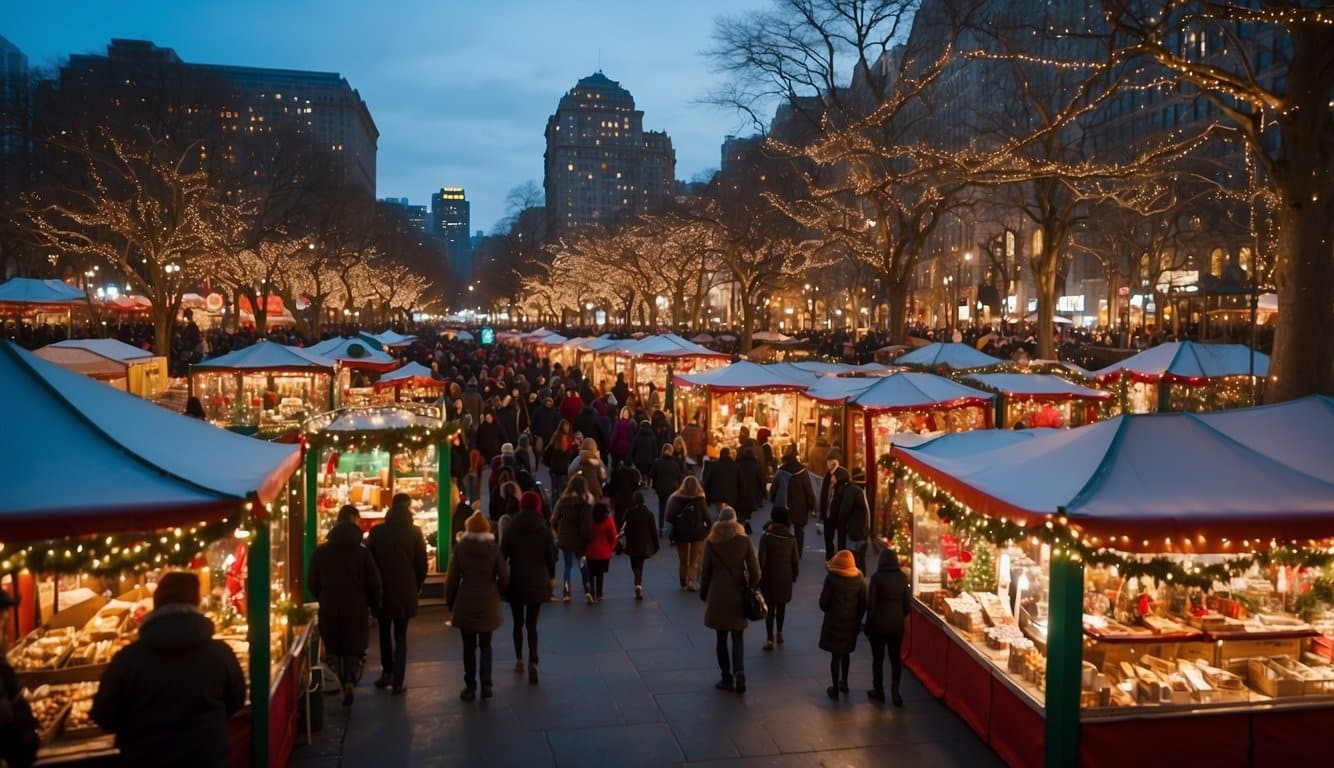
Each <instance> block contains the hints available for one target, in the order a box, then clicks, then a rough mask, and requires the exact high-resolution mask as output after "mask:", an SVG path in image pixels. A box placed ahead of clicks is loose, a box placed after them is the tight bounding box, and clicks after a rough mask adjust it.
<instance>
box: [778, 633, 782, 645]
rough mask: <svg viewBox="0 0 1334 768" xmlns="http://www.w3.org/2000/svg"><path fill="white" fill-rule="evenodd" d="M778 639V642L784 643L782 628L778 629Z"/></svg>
mask: <svg viewBox="0 0 1334 768" xmlns="http://www.w3.org/2000/svg"><path fill="white" fill-rule="evenodd" d="M777 641H778V644H779V645H782V644H783V631H782V630H781V629H780V630H779V631H778V638H777Z"/></svg>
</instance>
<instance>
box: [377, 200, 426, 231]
mask: <svg viewBox="0 0 1334 768" xmlns="http://www.w3.org/2000/svg"><path fill="white" fill-rule="evenodd" d="M380 204H381V205H388V206H393V207H394V208H397V209H399V210H401V211H402V213H403V217H404V218H405V219H406V220H407V222H408V225H409V226H411V227H412V228H413V229H414V230H416V231H418V232H426V231H427V225H428V224H429V223H430V220H429V217H428V216H427V215H426V206H424V205H413V204H412V203H410V202H409V201H408V199H407V198H406V197H382V198H380Z"/></svg>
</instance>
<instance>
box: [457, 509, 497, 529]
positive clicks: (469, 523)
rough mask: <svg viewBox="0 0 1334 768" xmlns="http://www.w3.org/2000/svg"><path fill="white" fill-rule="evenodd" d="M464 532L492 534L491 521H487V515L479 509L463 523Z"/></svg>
mask: <svg viewBox="0 0 1334 768" xmlns="http://www.w3.org/2000/svg"><path fill="white" fill-rule="evenodd" d="M463 530H465V531H467V532H468V533H490V532H491V521H489V520H487V519H486V515H484V514H482V511H481V510H480V509H479V510H477V511H476V512H474V513H472V514H471V515H469V516H468V519H467V520H465V521H463Z"/></svg>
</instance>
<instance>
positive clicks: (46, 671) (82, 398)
mask: <svg viewBox="0 0 1334 768" xmlns="http://www.w3.org/2000/svg"><path fill="white" fill-rule="evenodd" d="M0 388H3V390H4V392H5V393H6V398H7V400H8V406H9V414H8V416H7V417H6V419H7V420H6V431H5V438H4V439H3V440H0V460H2V461H3V462H4V464H5V466H6V467H7V468H8V470H9V472H10V473H12V475H11V480H10V482H9V483H8V484H7V485H6V488H5V498H4V502H3V505H0V545H2V546H0V588H3V589H6V590H8V591H10V592H11V595H13V596H16V597H17V598H18V607H17V608H16V609H15V611H14V613H15V618H16V623H17V626H16V627H13V628H12V629H15V630H17V631H14V632H11V634H10V637H11V638H13V646H12V647H10V648H7V649H3V650H4V651H5V652H6V653H7V658H8V661H9V662H10V664H11V665H12V666H14V667H15V669H16V673H17V678H18V684H19V688H20V692H21V695H23V696H25V697H26V698H29V699H30V701H31V702H32V704H33V707H34V710H35V711H36V712H37V715H38V718H39V724H40V726H41V737H42V748H41V751H40V752H39V754H38V763H39V764H57V763H66V762H72V761H78V760H83V759H93V758H110V757H114V755H115V748H114V740H113V739H112V737H111V736H110V735H107V734H103V733H102V732H101V731H100V730H98V728H97V727H96V725H95V724H93V723H92V722H91V720H90V718H89V716H88V712H89V708H90V706H91V700H92V696H93V695H94V694H95V693H96V690H97V685H98V681H99V679H100V677H101V675H102V673H103V672H104V671H105V670H106V668H107V664H108V662H109V661H110V660H111V658H112V657H113V656H114V655H115V654H116V653H117V652H118V651H119V650H120V649H121V648H123V647H124V646H126V645H128V644H129V643H130V642H133V640H134V639H135V637H136V634H137V629H138V626H139V623H140V622H141V621H142V619H143V616H144V614H145V613H146V611H147V610H149V609H150V608H151V606H152V592H153V588H154V585H155V584H156V583H157V580H158V578H159V577H160V575H161V574H162V573H163V572H165V571H167V570H171V569H178V570H179V569H185V570H191V571H194V572H195V573H197V574H198V575H199V577H200V581H201V583H202V584H203V586H204V587H205V589H206V590H207V593H206V594H207V597H206V599H205V601H204V605H203V606H201V607H202V609H203V610H204V611H205V612H206V614H207V615H209V617H210V618H212V619H213V621H214V624H215V627H216V628H217V632H218V635H217V637H219V638H221V639H223V640H225V641H226V642H227V643H228V645H230V646H231V647H232V648H233V650H234V651H235V652H236V653H237V655H238V657H240V660H241V663H242V668H243V670H244V671H245V673H246V675H247V679H248V681H249V686H248V689H249V698H250V703H249V707H248V708H247V709H246V710H244V711H243V712H242V713H240V714H238V715H237V716H236V717H235V718H233V720H232V724H231V730H232V734H233V739H232V741H233V747H232V757H233V760H234V762H235V763H236V764H238V765H244V764H253V765H283V764H285V763H286V760H287V755H288V753H289V752H290V751H291V748H292V746H293V743H294V740H295V735H296V723H297V717H298V710H299V706H298V705H299V702H300V701H301V696H302V695H303V693H304V691H305V687H306V683H305V681H304V677H305V676H306V675H307V674H308V672H309V665H308V653H307V643H309V642H311V638H312V635H311V622H310V621H309V618H308V612H307V611H305V610H304V608H302V606H300V605H299V604H294V602H293V601H292V599H291V595H293V594H297V591H296V590H297V589H298V587H297V586H296V582H297V580H298V579H299V574H298V573H297V572H295V570H294V569H293V568H292V565H291V564H292V563H293V559H292V557H291V551H292V550H291V549H290V546H291V544H292V542H293V541H295V539H294V538H293V537H292V536H291V534H292V531H291V529H290V525H291V524H292V521H293V519H298V520H299V517H295V516H294V515H293V514H292V510H291V509H290V508H289V501H290V500H291V499H292V497H291V496H290V495H289V486H288V484H287V483H288V480H289V477H290V476H291V475H292V474H293V472H295V471H296V470H298V469H299V467H300V449H298V448H297V447H295V446H287V445H276V444H271V443H265V442H261V441H258V440H251V439H249V438H245V437H241V436H239V435H235V434H232V433H230V432H227V431H226V430H221V429H217V428H215V427H213V426H211V425H209V424H206V423H203V422H200V421H197V420H195V419H190V418H187V417H184V416H181V415H178V414H175V413H172V412H170V411H168V410H166V409H163V408H160V407H158V406H156V405H153V404H151V403H148V402H145V401H143V400H140V399H139V398H136V397H133V396H131V395H128V394H126V393H123V392H118V391H116V390H114V389H112V388H110V387H106V386H104V385H102V384H100V383H97V382H95V381H93V380H91V379H89V378H87V377H85V376H82V375H79V374H77V373H73V372H71V371H67V370H65V369H63V368H61V367H59V366H56V365H54V364H52V363H48V362H46V361H44V360H42V359H40V358H38V357H36V356H35V355H32V354H31V353H28V352H24V351H22V350H20V349H19V348H17V347H15V346H13V345H11V344H9V343H7V342H5V343H0ZM298 530H299V529H298ZM297 602H299V601H297Z"/></svg>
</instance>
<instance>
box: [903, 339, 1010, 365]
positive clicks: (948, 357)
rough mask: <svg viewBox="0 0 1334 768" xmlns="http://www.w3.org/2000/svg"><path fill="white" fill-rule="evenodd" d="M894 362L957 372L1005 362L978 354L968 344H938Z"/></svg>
mask: <svg viewBox="0 0 1334 768" xmlns="http://www.w3.org/2000/svg"><path fill="white" fill-rule="evenodd" d="M894 362H895V363H896V364H901V365H919V366H922V367H923V368H938V367H940V366H945V367H947V368H953V369H954V370H956V371H962V370H967V369H969V368H986V367H988V366H991V365H999V364H1001V363H1002V362H1004V361H1003V360H1001V359H999V358H995V357H992V356H991V355H988V354H984V353H982V352H978V351H977V350H976V349H973V348H972V347H970V346H968V345H967V344H954V343H948V344H944V343H941V342H936V343H934V344H927V345H926V346H925V347H922V348H921V349H914V350H913V351H911V352H909V353H907V354H906V355H902V356H901V357H898V358H895V360H894Z"/></svg>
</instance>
